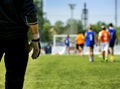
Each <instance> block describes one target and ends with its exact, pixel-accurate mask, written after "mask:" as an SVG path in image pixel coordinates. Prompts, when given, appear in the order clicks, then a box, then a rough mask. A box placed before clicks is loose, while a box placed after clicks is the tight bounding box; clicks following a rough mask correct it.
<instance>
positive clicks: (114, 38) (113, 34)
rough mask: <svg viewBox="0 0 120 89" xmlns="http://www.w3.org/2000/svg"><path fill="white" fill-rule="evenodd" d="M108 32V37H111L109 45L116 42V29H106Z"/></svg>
mask: <svg viewBox="0 0 120 89" xmlns="http://www.w3.org/2000/svg"><path fill="white" fill-rule="evenodd" d="M108 31H109V32H110V35H111V39H110V43H114V42H115V41H116V29H114V28H113V29H109V28H108Z"/></svg>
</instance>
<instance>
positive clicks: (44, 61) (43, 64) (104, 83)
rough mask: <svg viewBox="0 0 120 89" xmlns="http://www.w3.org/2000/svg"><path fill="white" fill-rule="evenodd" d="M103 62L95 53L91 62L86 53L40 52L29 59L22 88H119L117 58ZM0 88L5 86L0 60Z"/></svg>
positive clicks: (119, 69) (2, 65)
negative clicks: (34, 58)
mask: <svg viewBox="0 0 120 89" xmlns="http://www.w3.org/2000/svg"><path fill="white" fill-rule="evenodd" d="M119 57H120V56H119V55H116V56H115V58H116V62H102V59H101V58H99V57H98V55H96V56H95V61H94V62H92V63H90V62H89V61H88V56H79V55H70V56H69V55H63V56H60V55H55V56H52V55H41V56H40V57H39V58H38V59H37V60H32V59H31V58H30V60H29V62H28V66H27V71H26V76H25V82H24V89H120V60H119ZM0 68H1V69H0V89H4V74H5V69H4V63H3V60H2V62H1V63H0Z"/></svg>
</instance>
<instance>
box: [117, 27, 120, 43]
mask: <svg viewBox="0 0 120 89" xmlns="http://www.w3.org/2000/svg"><path fill="white" fill-rule="evenodd" d="M117 35H118V40H119V42H120V27H118V28H117Z"/></svg>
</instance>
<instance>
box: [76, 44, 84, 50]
mask: <svg viewBox="0 0 120 89" xmlns="http://www.w3.org/2000/svg"><path fill="white" fill-rule="evenodd" d="M79 47H80V48H82V49H83V47H84V44H76V49H78V50H79Z"/></svg>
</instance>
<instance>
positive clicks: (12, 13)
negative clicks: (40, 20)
mask: <svg viewBox="0 0 120 89" xmlns="http://www.w3.org/2000/svg"><path fill="white" fill-rule="evenodd" d="M36 13H37V10H36V8H35V6H34V3H33V0H1V1H0V60H1V59H2V56H3V54H5V55H4V62H5V68H6V75H5V89H23V84H24V76H25V71H26V67H27V62H28V54H29V51H30V49H29V48H32V49H33V54H32V58H33V59H37V57H38V56H39V54H40V43H39V39H40V36H39V31H38V24H37V16H36ZM29 28H30V29H31V31H30V32H31V34H32V39H31V40H32V41H31V44H30V47H29V44H28V37H27V33H28V30H29Z"/></svg>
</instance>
